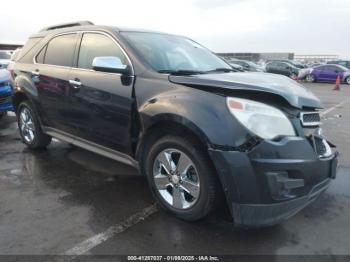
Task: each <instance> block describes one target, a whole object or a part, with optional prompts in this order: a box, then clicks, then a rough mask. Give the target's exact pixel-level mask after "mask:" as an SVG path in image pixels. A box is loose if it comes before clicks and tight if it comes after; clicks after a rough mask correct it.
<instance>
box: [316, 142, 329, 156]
mask: <svg viewBox="0 0 350 262" xmlns="http://www.w3.org/2000/svg"><path fill="white" fill-rule="evenodd" d="M325 143H327V142H325V141H324V139H321V138H319V137H315V150H316V153H317V154H318V155H320V156H323V155H325V154H326V153H327V147H326V145H325Z"/></svg>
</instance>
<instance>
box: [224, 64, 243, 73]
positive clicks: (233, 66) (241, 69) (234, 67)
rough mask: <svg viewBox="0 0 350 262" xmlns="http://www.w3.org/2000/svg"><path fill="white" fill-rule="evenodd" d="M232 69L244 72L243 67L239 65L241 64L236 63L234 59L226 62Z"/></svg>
mask: <svg viewBox="0 0 350 262" xmlns="http://www.w3.org/2000/svg"><path fill="white" fill-rule="evenodd" d="M228 64H229V65H230V66H231V67H232V68H233V69H235V70H236V71H238V72H244V71H245V70H244V68H243V66H241V65H239V64H236V61H234V63H233V62H229V63H228Z"/></svg>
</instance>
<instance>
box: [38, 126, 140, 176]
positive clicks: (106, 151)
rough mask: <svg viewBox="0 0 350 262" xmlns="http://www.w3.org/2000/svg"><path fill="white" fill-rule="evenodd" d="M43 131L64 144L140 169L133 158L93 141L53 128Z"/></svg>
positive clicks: (45, 128) (44, 128)
mask: <svg viewBox="0 0 350 262" xmlns="http://www.w3.org/2000/svg"><path fill="white" fill-rule="evenodd" d="M42 130H43V132H44V133H45V134H47V135H49V136H52V137H54V138H57V139H59V140H62V141H64V142H67V143H70V144H72V145H75V146H77V147H81V148H84V149H86V150H88V151H91V152H94V153H96V154H99V155H102V156H105V157H108V158H111V159H113V160H116V161H118V162H121V163H123V164H126V165H129V166H133V167H136V168H137V169H138V168H139V165H138V162H137V161H136V160H135V159H133V158H132V157H130V156H128V155H126V154H123V153H121V152H119V151H115V150H113V149H110V148H107V147H104V146H101V145H98V144H96V143H93V142H91V141H88V140H85V139H82V138H79V137H77V136H74V135H71V134H68V133H65V132H63V131H60V130H57V129H55V128H51V127H44V126H43V127H42Z"/></svg>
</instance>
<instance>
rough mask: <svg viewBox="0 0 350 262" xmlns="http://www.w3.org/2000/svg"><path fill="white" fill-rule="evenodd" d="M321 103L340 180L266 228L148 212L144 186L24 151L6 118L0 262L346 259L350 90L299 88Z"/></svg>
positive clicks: (223, 214) (1, 145) (100, 160)
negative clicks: (53, 261) (27, 257)
mask: <svg viewBox="0 0 350 262" xmlns="http://www.w3.org/2000/svg"><path fill="white" fill-rule="evenodd" d="M305 86H307V87H308V88H310V89H311V90H312V91H313V92H314V93H315V94H316V95H317V96H318V97H319V98H320V99H321V100H322V102H323V103H324V107H325V109H324V110H323V112H324V114H323V122H324V125H323V129H324V133H325V135H326V136H327V137H328V138H329V140H330V141H331V142H332V143H334V144H336V145H337V146H338V150H339V152H340V154H341V155H340V167H339V171H338V175H337V179H336V180H335V181H333V183H332V185H331V187H330V188H329V189H328V190H327V191H326V192H325V194H323V195H322V196H321V197H320V198H319V199H318V200H317V201H315V202H314V203H313V204H311V205H310V206H308V207H307V208H305V209H304V210H303V211H302V212H300V213H299V214H297V215H296V216H295V217H293V218H291V219H289V220H288V221H286V222H284V223H282V224H280V225H277V226H273V227H269V228H263V229H255V230H242V229H237V228H234V227H233V225H232V222H231V218H230V215H229V214H228V211H227V210H224V209H223V210H218V211H217V212H215V214H212V215H210V216H209V217H208V218H206V219H204V220H202V221H199V222H195V223H188V222H184V221H181V220H178V219H176V218H174V217H172V216H170V215H168V214H167V213H164V212H163V211H161V210H158V208H156V207H155V206H154V201H153V199H152V196H151V193H150V191H149V189H148V186H147V181H146V179H145V178H144V177H141V176H138V175H137V171H136V170H134V169H132V168H130V167H128V166H124V165H122V164H120V163H117V162H115V161H112V160H109V159H106V158H104V157H100V156H98V155H95V154H93V153H90V152H87V151H85V150H82V149H79V148H76V147H72V146H71V145H68V144H65V143H61V142H59V141H56V140H55V141H54V143H52V144H51V145H50V146H49V147H48V149H47V150H44V151H37V152H33V151H29V150H27V149H26V147H25V146H24V145H23V144H22V143H21V141H20V139H19V134H18V130H17V124H16V119H15V116H14V115H13V114H11V115H9V116H7V117H6V118H5V119H3V120H2V121H0V254H71V255H79V254H103V255H106V254H122V255H125V254H160V253H161V254H172V255H174V254H216V255H223V254H256V255H260V254H269V255H274V254H349V253H350V250H349V247H350V227H349V221H350V178H349V175H350V159H349V156H350V146H349V145H350V87H348V86H345V85H344V86H342V90H341V91H332V88H333V85H329V84H305Z"/></svg>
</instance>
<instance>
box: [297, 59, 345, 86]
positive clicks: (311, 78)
mask: <svg viewBox="0 0 350 262" xmlns="http://www.w3.org/2000/svg"><path fill="white" fill-rule="evenodd" d="M338 75H339V76H340V80H341V81H342V82H343V83H346V84H348V85H350V69H348V68H346V67H345V66H342V65H332V64H327V65H320V66H316V67H313V68H308V72H307V74H306V75H305V76H304V78H305V80H306V81H307V82H332V83H334V82H335V81H336V79H337V76H338Z"/></svg>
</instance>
